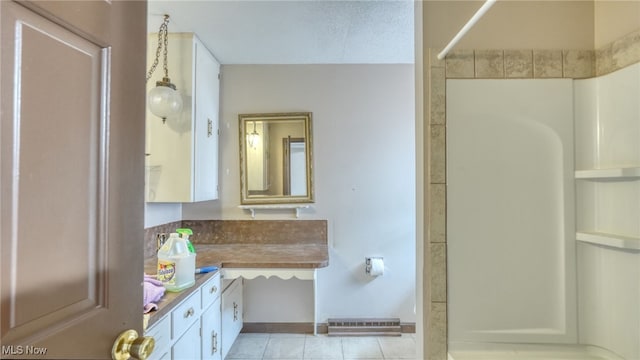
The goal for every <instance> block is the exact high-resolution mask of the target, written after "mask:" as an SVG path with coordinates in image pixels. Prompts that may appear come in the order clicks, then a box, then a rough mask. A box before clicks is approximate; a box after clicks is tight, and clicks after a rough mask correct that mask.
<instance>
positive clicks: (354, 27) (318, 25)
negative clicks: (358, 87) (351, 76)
mask: <svg viewBox="0 0 640 360" xmlns="http://www.w3.org/2000/svg"><path fill="white" fill-rule="evenodd" d="M148 4H149V5H148V6H149V20H148V29H149V32H157V31H158V27H159V26H160V24H161V23H162V15H163V14H169V15H170V17H171V20H170V23H169V32H195V33H197V34H198V37H199V38H200V40H202V42H204V44H205V45H206V46H207V48H209V50H211V51H212V52H213V54H214V55H215V56H216V58H217V59H218V60H219V61H220V62H221V63H223V64H380V63H382V64H399V63H413V62H414V40H413V39H414V15H413V1H412V0H367V1H351V0H333V1H327V0H298V1H269V0H258V1H246V0H224V1H223V0H209V1H205V0H200V1H177V0H171V1H167V0H149V2H148ZM150 46H155V45H152V44H150ZM169 47H171V44H169Z"/></svg>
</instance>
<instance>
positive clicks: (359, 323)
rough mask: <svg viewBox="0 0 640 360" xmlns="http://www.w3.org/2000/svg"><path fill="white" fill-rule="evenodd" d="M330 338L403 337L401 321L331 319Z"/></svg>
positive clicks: (329, 324)
mask: <svg viewBox="0 0 640 360" xmlns="http://www.w3.org/2000/svg"><path fill="white" fill-rule="evenodd" d="M327 335H329V336H369V335H374V336H401V335H402V329H401V327H400V319H397V318H391V319H350V318H344V319H329V321H328V329H327Z"/></svg>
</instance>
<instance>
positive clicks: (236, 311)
mask: <svg viewBox="0 0 640 360" xmlns="http://www.w3.org/2000/svg"><path fill="white" fill-rule="evenodd" d="M242 324H243V322H242V279H237V280H236V281H234V283H233V284H231V285H230V286H229V287H228V288H227V289H226V290H225V292H223V293H222V358H223V359H224V357H225V356H227V353H228V352H229V350H230V349H231V346H232V345H233V342H234V341H235V340H236V338H237V337H238V334H239V333H240V330H242Z"/></svg>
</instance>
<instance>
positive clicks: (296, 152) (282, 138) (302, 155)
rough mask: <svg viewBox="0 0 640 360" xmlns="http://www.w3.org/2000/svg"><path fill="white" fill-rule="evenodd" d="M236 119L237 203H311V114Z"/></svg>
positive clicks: (251, 116)
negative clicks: (237, 159) (238, 133)
mask: <svg viewBox="0 0 640 360" xmlns="http://www.w3.org/2000/svg"><path fill="white" fill-rule="evenodd" d="M239 120H240V161H241V162H240V169H241V174H240V182H241V184H240V188H241V192H242V194H241V203H242V204H274V203H280V204H285V203H306V202H313V181H312V165H311V164H312V148H311V144H312V141H311V113H278V114H240V115H239Z"/></svg>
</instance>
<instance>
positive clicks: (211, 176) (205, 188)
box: [193, 39, 220, 201]
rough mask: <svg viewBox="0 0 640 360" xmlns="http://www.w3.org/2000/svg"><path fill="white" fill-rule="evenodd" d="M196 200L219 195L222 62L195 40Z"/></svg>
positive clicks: (215, 197)
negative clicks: (219, 125)
mask: <svg viewBox="0 0 640 360" xmlns="http://www.w3.org/2000/svg"><path fill="white" fill-rule="evenodd" d="M195 59H196V60H195V67H196V68H195V75H194V80H193V81H194V86H195V91H194V96H195V109H194V110H195V111H194V116H195V130H194V131H195V149H194V157H195V158H194V168H193V171H194V174H193V176H194V179H193V182H194V184H193V187H194V189H193V197H194V199H193V200H194V201H204V200H213V199H217V198H218V110H219V102H220V90H219V89H220V79H219V76H218V74H219V73H220V64H219V63H218V61H216V59H215V58H214V57H213V56H212V55H211V53H209V51H208V50H207V49H206V48H205V47H204V46H203V45H202V44H201V43H200V42H199V41H197V39H196V41H195Z"/></svg>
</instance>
